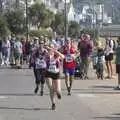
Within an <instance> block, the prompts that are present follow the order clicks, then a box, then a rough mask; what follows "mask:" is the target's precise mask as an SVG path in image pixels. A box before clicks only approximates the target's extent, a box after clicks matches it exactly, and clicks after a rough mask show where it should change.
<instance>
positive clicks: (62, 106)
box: [0, 69, 120, 120]
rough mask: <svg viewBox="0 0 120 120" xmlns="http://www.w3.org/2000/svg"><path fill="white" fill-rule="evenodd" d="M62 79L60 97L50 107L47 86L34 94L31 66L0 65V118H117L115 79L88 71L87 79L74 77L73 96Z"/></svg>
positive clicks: (118, 105) (119, 97)
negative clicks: (99, 76)
mask: <svg viewBox="0 0 120 120" xmlns="http://www.w3.org/2000/svg"><path fill="white" fill-rule="evenodd" d="M92 74H93V75H92ZM61 81H62V100H57V99H56V104H57V109H56V110H55V111H52V110H51V109H50V108H51V105H50V99H49V92H48V89H47V87H46V86H45V94H44V96H43V97H41V96H40V95H39V94H38V95H34V92H33V91H34V87H35V85H34V77H33V72H32V70H29V69H22V70H15V69H0V120H120V95H119V93H120V92H119V91H115V90H114V89H113V87H114V86H116V83H117V82H116V81H115V80H96V78H95V76H94V73H90V80H79V79H76V80H75V81H74V86H73V92H72V96H67V91H66V88H65V84H64V80H61Z"/></svg>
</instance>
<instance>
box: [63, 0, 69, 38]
mask: <svg viewBox="0 0 120 120" xmlns="http://www.w3.org/2000/svg"><path fill="white" fill-rule="evenodd" d="M64 2H65V40H67V37H68V14H67V3H69V2H70V0H64Z"/></svg>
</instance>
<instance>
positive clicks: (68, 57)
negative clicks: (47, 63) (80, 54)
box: [63, 47, 76, 69]
mask: <svg viewBox="0 0 120 120" xmlns="http://www.w3.org/2000/svg"><path fill="white" fill-rule="evenodd" d="M63 54H64V56H65V58H64V61H63V67H64V68H70V69H74V68H75V66H76V64H75V60H74V57H73V55H74V54H75V48H74V47H71V48H70V51H69V52H68V51H67V50H66V48H64V51H63Z"/></svg>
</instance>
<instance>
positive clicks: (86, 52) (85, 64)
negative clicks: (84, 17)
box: [78, 34, 92, 79]
mask: <svg viewBox="0 0 120 120" xmlns="http://www.w3.org/2000/svg"><path fill="white" fill-rule="evenodd" d="M78 50H79V51H80V58H81V73H82V79H88V69H89V63H90V55H91V53H92V44H91V39H90V35H88V34H85V35H82V38H81V40H80V42H79V43H78Z"/></svg>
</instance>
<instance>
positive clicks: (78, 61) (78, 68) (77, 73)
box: [74, 57, 81, 78]
mask: <svg viewBox="0 0 120 120" xmlns="http://www.w3.org/2000/svg"><path fill="white" fill-rule="evenodd" d="M75 62H76V68H75V73H74V77H80V78H81V59H80V57H77V58H76V59H75Z"/></svg>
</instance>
